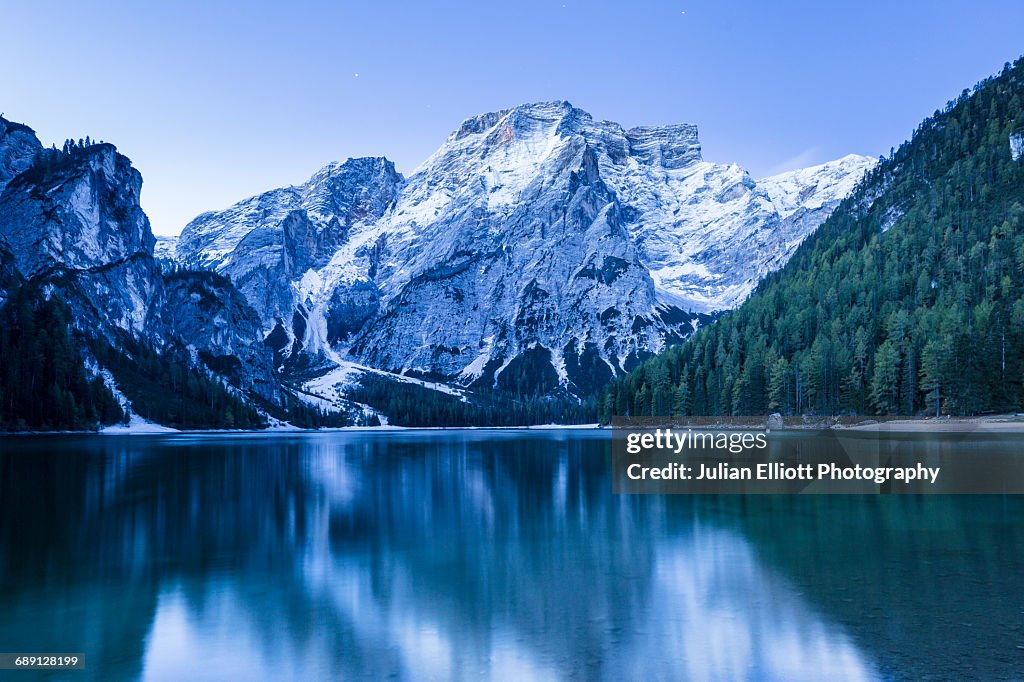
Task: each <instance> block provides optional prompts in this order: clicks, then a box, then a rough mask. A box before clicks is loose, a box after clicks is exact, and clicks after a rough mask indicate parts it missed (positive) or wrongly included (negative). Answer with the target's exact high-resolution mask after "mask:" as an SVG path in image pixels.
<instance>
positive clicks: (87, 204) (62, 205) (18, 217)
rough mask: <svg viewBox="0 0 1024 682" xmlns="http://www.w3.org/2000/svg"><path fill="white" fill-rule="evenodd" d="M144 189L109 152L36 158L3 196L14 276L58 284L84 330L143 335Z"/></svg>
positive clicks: (0, 221) (146, 276) (152, 292)
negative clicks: (141, 199)
mask: <svg viewBox="0 0 1024 682" xmlns="http://www.w3.org/2000/svg"><path fill="white" fill-rule="evenodd" d="M141 188H142V176H141V175H139V173H138V171H136V170H135V169H134V168H132V166H131V162H130V161H129V160H128V159H127V158H126V157H124V156H122V155H121V154H118V153H117V150H116V149H115V148H114V146H113V145H109V144H97V145H92V146H89V147H85V148H76V149H75V150H74V151H72V152H70V153H64V152H59V151H55V150H46V151H44V152H41V154H40V156H39V157H38V160H37V161H36V162H35V163H34V164H33V165H31V166H30V167H28V168H26V169H25V170H24V171H22V172H21V173H19V174H18V175H17V176H15V177H14V178H13V179H11V181H10V182H9V183H8V184H7V186H6V187H5V188H4V190H3V193H2V194H0V234H2V235H3V236H4V238H5V239H6V240H7V242H8V243H9V244H10V247H11V251H12V252H13V254H14V257H15V265H16V267H17V269H18V271H19V272H20V273H21V275H22V276H23V277H25V278H27V279H34V278H42V279H46V280H51V281H54V282H57V281H59V282H61V283H62V284H63V286H62V288H63V289H64V294H65V296H66V297H67V298H69V299H71V300H69V303H72V302H73V303H74V306H73V307H75V308H76V309H77V310H78V312H79V313H81V316H82V317H81V319H82V321H83V323H85V324H90V325H95V324H101V325H104V324H110V325H112V326H113V327H116V328H119V329H123V330H126V331H129V332H132V333H134V332H141V331H142V330H143V329H144V328H145V327H146V325H147V316H148V314H149V310H150V304H151V302H152V300H153V298H154V296H156V295H157V293H158V286H157V282H156V275H157V273H156V269H155V267H154V263H153V260H152V252H153V234H152V232H151V231H150V227H149V220H148V219H147V218H146V215H145V214H144V213H143V212H142V209H141V208H140V207H139V192H140V190H141Z"/></svg>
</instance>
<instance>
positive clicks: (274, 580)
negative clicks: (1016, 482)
mask: <svg viewBox="0 0 1024 682" xmlns="http://www.w3.org/2000/svg"><path fill="white" fill-rule="evenodd" d="M608 459H609V453H608V448H607V442H606V439H605V437H604V436H602V435H600V434H585V433H566V432H551V433H538V432H529V433H527V432H500V431H499V432H487V431H475V432H397V433H375V434H357V433H333V434H310V435H298V436H288V437H285V436H277V437H270V436H264V435H260V436H248V437H230V438H229V437H224V436H216V437H209V436H207V437H197V436H181V437H174V438H149V437H134V438H98V437H80V438H46V439H32V440H29V439H25V440H21V439H16V440H8V441H6V442H5V448H4V451H3V452H2V454H0V513H2V514H3V519H4V521H3V523H2V524H0V643H2V647H0V648H2V649H3V650H5V651H16V650H19V649H20V650H27V651H42V650H48V649H52V650H64V651H69V650H74V651H84V652H86V654H87V661H88V667H89V670H88V671H87V674H88V676H89V677H90V678H92V679H103V680H109V679H135V678H139V677H142V678H147V679H231V678H245V679H305V680H308V679H335V678H336V679H349V678H365V679H380V678H384V677H389V676H391V677H398V678H403V679H452V678H479V677H481V676H482V677H494V678H501V679H547V678H550V679H563V678H583V679H593V678H604V679H665V678H693V679H823V678H828V679H876V678H879V677H893V676H896V677H921V676H927V675H928V674H934V673H935V672H937V671H942V670H945V671H947V672H948V670H949V669H950V668H949V667H948V664H950V663H951V662H953V661H955V660H958V659H956V658H955V656H956V655H957V654H958V653H960V652H958V650H957V649H958V647H961V648H963V647H967V646H971V645H972V644H973V642H972V641H971V639H970V636H969V635H966V634H965V635H958V636H957V638H955V640H954V641H953V642H952V643H950V642H949V641H948V639H947V642H946V643H945V646H944V648H943V651H944V652H945V653H944V654H943V653H941V652H940V653H939V654H938V656H939V657H940V658H935V656H930V657H918V658H914V657H913V656H911V657H910V658H909V663H908V659H907V657H905V656H903V655H902V653H895V654H894V652H893V649H894V648H896V647H898V646H903V645H904V644H906V645H908V646H910V645H920V644H921V643H920V642H917V641H915V636H914V635H913V632H914V631H915V628H917V627H918V626H919V625H920V623H921V621H922V620H928V621H930V622H933V623H943V622H945V621H947V620H948V618H949V615H950V614H949V613H948V611H947V610H946V609H945V608H944V607H943V606H942V605H941V600H940V603H927V602H924V601H921V600H919V599H917V598H916V597H914V590H915V589H917V588H919V587H921V586H924V587H925V588H926V589H931V588H932V587H934V585H936V584H938V583H941V584H942V585H944V588H946V589H950V590H960V591H961V592H964V591H966V592H967V593H968V594H971V595H973V597H974V598H975V601H976V602H977V605H976V606H974V607H971V606H967V611H968V613H967V616H966V617H970V618H973V619H975V620H976V621H977V624H978V626H979V630H982V629H985V630H987V634H986V635H985V636H984V638H985V642H984V643H981V642H979V643H978V646H977V647H975V650H976V652H977V651H978V650H981V651H982V654H983V655H982V656H981V657H980V658H977V659H975V660H974V661H973V662H972V665H973V666H975V667H974V670H976V671H977V670H988V671H999V672H1001V673H1003V674H1004V676H1005V675H1007V674H1008V675H1009V676H1013V671H1015V670H1017V669H1016V668H1014V667H1013V666H1014V665H1015V664H1014V662H1013V659H1008V660H1004V661H1000V660H999V655H1000V652H1003V648H1002V647H1004V646H1009V647H1012V646H1013V645H1012V644H1010V642H1011V641H1012V638H1013V637H1014V636H1015V635H1014V632H1015V631H1014V630H1012V629H1008V630H1005V631H999V630H998V629H996V628H995V627H993V626H992V625H991V624H992V623H995V622H997V620H998V619H999V618H1001V617H1004V616H1006V617H1008V618H1006V619H1004V620H1003V621H1002V622H1007V623H1009V624H1010V625H1012V624H1013V623H1016V625H1017V626H1019V625H1020V620H1021V618H1020V614H1021V613H1022V611H1021V608H1020V606H1021V601H1020V598H1019V597H1018V596H1017V595H1019V594H1021V592H1020V591H1017V592H1016V594H1014V595H1013V596H1010V597H1009V598H1007V596H1006V595H1005V594H1003V595H1000V594H999V588H997V587H996V586H995V585H994V584H993V583H991V582H986V581H991V580H993V579H1000V578H999V577H998V576H1003V577H1002V580H1003V581H1004V582H1006V581H1019V578H1014V577H1013V575H1020V574H1021V571H1020V568H1021V567H1022V566H1021V564H1022V563H1024V561H1022V558H1021V556H1020V554H1019V551H1018V550H1019V548H1020V547H1021V546H1022V545H1021V543H1020V540H1021V531H1019V530H1017V529H1016V524H1015V523H1012V521H1014V520H1015V519H1016V518H1019V516H1017V515H1018V514H1019V512H1020V510H1021V506H1020V505H1019V504H1017V503H1016V501H1015V500H1014V501H1012V502H1011V501H1007V500H1006V499H994V498H993V499H987V500H981V499H979V498H973V501H972V500H971V499H969V498H931V499H929V500H925V499H922V498H902V501H901V500H893V501H890V500H879V499H878V498H804V499H800V498H777V499H772V498H761V499H749V498H720V499H717V500H715V499H701V498H692V497H670V498H659V497H653V496H642V497H633V496H614V495H611V494H610V492H609V491H610V489H611V480H610V478H609V476H610V473H609V466H608ZM900 543H903V544H900ZM906 543H910V544H909V545H908V544H906ZM876 572H877V573H878V575H877V576H875V577H876V578H877V579H874V580H873V579H871V578H870V577H869V576H866V575H865V573H867V574H872V573H876ZM890 574H891V575H890ZM851 586H852V587H853V588H854V589H850V588H851ZM850 595H854V596H855V597H856V600H855V601H848V597H849V596H850ZM879 604H883V605H884V607H885V609H886V612H885V613H884V616H885V618H882V619H880V618H878V617H877V616H878V614H877V612H875V609H876V608H878V605H879ZM971 608H974V609H975V610H976V611H977V610H978V609H989V615H988V616H981V617H980V619H979V618H977V617H975V615H973V614H971V613H969V612H970V610H971ZM962 615H963V612H962V611H961V612H960V613H959V614H957V617H960V616H962ZM978 615H980V611H979V612H978ZM986 618H988V619H990V620H988V621H986V620H985V619H986ZM879 623H883V624H884V625H883V626H882V627H881V628H879V627H876V626H877V625H878V624H879ZM885 628H889V629H890V630H891V632H888V633H886V632H885ZM1016 633H1017V635H1019V633H1020V631H1019V630H1017V631H1016ZM921 639H924V638H923V637H922V638H921ZM958 642H960V644H958ZM918 648H920V646H918ZM1007 654H1008V655H1009V654H1012V651H1009V650H1007ZM943 655H945V659H944V660H943V659H942V658H941V657H942V656H943ZM75 679H81V677H76V678H75Z"/></svg>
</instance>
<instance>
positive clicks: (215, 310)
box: [0, 102, 875, 429]
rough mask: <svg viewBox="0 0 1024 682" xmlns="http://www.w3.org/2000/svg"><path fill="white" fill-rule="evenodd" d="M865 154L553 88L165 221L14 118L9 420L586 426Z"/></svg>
mask: <svg viewBox="0 0 1024 682" xmlns="http://www.w3.org/2000/svg"><path fill="white" fill-rule="evenodd" d="M874 164H875V161H874V160H872V159H869V158H866V157H861V156H854V155H851V156H846V157H843V158H841V159H839V160H836V161H833V162H831V163H826V164H823V165H820V166H816V167H813V168H806V169H802V170H797V171H793V172H788V173H784V174H782V175H777V176H774V177H769V178H764V179H761V180H754V179H753V178H751V177H750V175H749V174H748V173H747V172H746V171H744V170H743V169H742V168H741V167H739V166H737V165H735V164H733V165H723V164H716V163H712V162H708V161H705V160H704V159H703V157H702V155H701V147H700V142H699V140H698V137H697V129H696V127H695V126H692V125H671V126H661V127H640V128H632V129H628V130H627V129H624V128H623V127H622V126H620V125H618V124H616V123H610V122H605V121H596V120H594V119H593V118H592V117H591V116H590V115H589V114H588V113H586V112H584V111H582V110H580V109H578V108H575V107H573V106H572V105H570V104H569V103H567V102H547V103H539V104H530V105H524V106H519V107H516V108H514V109H510V110H506V111H500V112H495V113H490V114H484V115H480V116H475V117H473V118H470V119H468V120H467V121H465V122H464V123H463V124H462V125H461V126H460V127H459V128H458V129H457V130H456V131H455V132H453V133H452V134H451V135H450V136H449V137H448V139H447V140H446V141H445V142H444V144H443V145H442V146H441V147H440V148H439V149H438V150H437V151H436V152H435V153H434V154H433V155H432V156H431V157H430V158H429V159H427V160H426V161H425V162H424V163H423V164H422V165H421V166H420V167H419V168H418V169H416V170H415V171H413V172H412V173H411V174H410V175H409V176H408V177H405V176H403V175H402V174H400V173H399V172H398V171H397V170H396V169H395V167H394V165H393V164H392V163H391V162H390V161H388V160H387V159H385V158H360V159H349V160H348V161H345V162H343V163H332V164H329V165H327V166H325V167H324V168H322V169H321V170H319V171H317V172H316V173H315V174H313V176H312V177H311V178H310V179H309V181H308V182H306V183H305V184H302V185H299V186H294V187H285V188H281V189H276V190H272V191H269V192H265V193H263V194H260V195H258V196H255V197H251V198H249V199H245V200H243V201H241V202H239V203H238V204H236V205H234V206H232V207H230V208H228V209H226V210H222V211H214V212H209V213H204V214H202V215H200V216H198V217H197V218H196V219H194V220H193V221H192V222H190V223H189V224H188V225H187V226H185V228H184V230H183V232H182V233H181V236H180V237H179V238H154V236H153V234H152V232H151V229H150V225H149V221H148V219H147V218H146V216H145V214H144V213H143V211H142V210H141V208H140V206H139V193H140V191H141V184H142V178H141V176H140V174H139V173H138V171H136V170H135V169H134V168H132V166H131V163H130V162H129V160H128V159H127V158H126V157H125V156H123V155H121V154H119V153H118V152H117V150H116V149H115V148H114V147H113V146H112V145H110V144H105V143H99V144H93V143H91V141H89V140H88V139H86V140H83V141H80V142H72V141H68V142H67V143H65V145H64V147H63V148H62V149H56V148H52V149H45V148H43V147H42V145H41V144H40V143H39V141H38V139H37V138H36V137H35V134H34V133H33V131H32V130H31V129H30V128H28V127H26V126H24V125H21V124H17V123H12V122H9V121H7V120H5V119H2V118H0V316H2V317H3V330H2V332H0V350H2V352H3V355H4V358H5V359H6V358H8V357H15V355H17V356H18V357H19V358H21V360H20V361H15V362H10V363H7V366H6V367H5V368H4V372H3V375H2V377H0V391H2V393H0V398H2V399H0V428H5V429H46V428H51V429H52V428H96V426H97V425H98V424H103V423H109V422H121V421H123V422H126V423H130V424H131V423H134V424H136V425H141V424H144V423H145V422H153V423H157V424H164V425H168V426H174V427H179V428H207V427H225V426H226V427H254V426H266V425H271V424H284V423H285V422H289V423H292V424H295V425H299V426H319V425H324V424H345V423H371V424H375V423H381V422H383V423H387V422H389V421H390V423H393V424H407V425H413V424H417V425H426V424H437V425H465V424H523V423H538V422H548V421H563V422H564V421H578V420H584V419H586V420H590V421H593V420H594V415H595V414H596V406H595V401H594V396H596V395H597V393H598V392H599V391H600V390H601V389H602V388H603V387H604V386H605V385H606V384H607V383H608V382H609V381H611V380H612V379H613V378H614V377H617V376H621V375H623V374H624V373H626V372H629V371H630V370H632V369H634V368H635V367H637V366H638V365H639V364H640V363H641V362H643V361H644V360H645V359H647V358H650V357H652V356H653V355H655V354H657V353H659V352H660V351H662V350H663V349H665V348H666V347H667V346H669V345H672V344H676V343H678V342H681V341H682V340H683V339H685V338H686V337H688V336H689V335H690V334H692V333H693V332H694V330H695V329H697V328H698V327H700V326H702V325H704V324H706V323H708V322H711V321H713V320H714V319H715V318H716V317H717V316H718V315H719V314H720V313H722V312H723V311H727V310H729V309H732V308H735V307H736V306H737V305H739V304H740V303H741V302H743V301H744V299H745V298H746V297H747V296H748V294H750V292H751V291H752V290H753V289H754V288H755V287H756V286H757V285H758V283H759V282H760V281H761V280H762V279H763V278H765V277H766V276H767V275H768V274H769V273H772V272H774V271H775V270H777V269H779V268H780V267H782V266H783V265H784V264H785V263H786V262H787V260H788V259H789V258H790V256H792V255H793V253H794V252H795V251H796V249H797V247H798V246H799V245H800V244H801V242H803V240H804V239H805V238H806V237H808V235H810V234H811V233H812V232H814V231H815V229H816V228H817V227H818V226H819V225H820V224H821V223H822V222H823V221H824V220H825V219H826V218H827V217H828V216H829V214H830V213H831V212H832V211H833V210H834V209H835V208H836V207H837V206H838V205H839V204H840V202H841V201H842V200H843V199H844V198H845V197H846V196H847V195H848V194H850V193H851V192H852V191H853V190H854V188H855V187H856V186H857V185H858V183H859V181H860V180H861V178H862V177H863V176H864V175H865V173H866V172H868V171H869V170H870V169H871V168H872V167H873V166H874ZM168 387H169V388H170V389H171V390H167V389H168ZM41 389H42V390H44V392H45V393H46V394H47V398H46V400H44V401H38V400H33V399H31V398H29V396H30V395H39V394H40V390H41ZM42 403H45V404H42ZM59 415H65V417H63V418H62V417H60V416H59Z"/></svg>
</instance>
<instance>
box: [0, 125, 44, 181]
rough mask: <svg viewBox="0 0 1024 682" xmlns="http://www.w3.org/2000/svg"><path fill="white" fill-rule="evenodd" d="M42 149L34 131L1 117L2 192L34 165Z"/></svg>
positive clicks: (0, 174) (0, 176)
mask: <svg viewBox="0 0 1024 682" xmlns="http://www.w3.org/2000/svg"><path fill="white" fill-rule="evenodd" d="M40 149H42V145H41V144H40V143H39V140H38V138H36V134H35V131H34V130H32V129H31V128H29V127H28V126H26V125H22V124H21V123H14V122H13V121H8V120H7V119H5V118H4V117H2V116H0V192H2V191H3V189H4V187H6V186H7V183H9V182H10V181H11V178H13V177H14V176H15V175H17V174H19V173H21V172H22V171H23V170H25V169H26V168H28V167H29V166H31V165H32V161H33V160H34V159H35V156H36V154H37V153H38V152H39V150H40Z"/></svg>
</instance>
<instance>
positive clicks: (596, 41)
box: [0, 0, 1024, 234]
mask: <svg viewBox="0 0 1024 682" xmlns="http://www.w3.org/2000/svg"><path fill="white" fill-rule="evenodd" d="M2 17H3V18H2V21H3V26H4V28H3V30H2V33H0V35H2V38H0V48H2V50H3V56H4V67H3V69H0V111H2V112H4V113H5V114H6V116H7V118H9V119H12V120H15V121H21V122H24V123H26V124H28V125H30V126H32V127H33V128H35V129H36V131H37V133H38V134H39V137H40V138H41V139H42V140H43V142H44V144H47V145H49V144H50V143H51V142H56V143H57V144H58V146H59V145H60V143H61V142H62V141H63V140H64V139H65V138H66V137H74V138H78V137H83V136H85V135H87V134H88V135H90V136H92V137H93V138H102V139H104V140H106V141H108V142H113V143H115V144H116V145H117V146H118V148H119V149H120V151H122V152H123V153H125V154H127V155H128V156H129V157H131V159H132V160H133V161H134V163H135V165H136V167H137V168H139V170H140V171H141V172H142V174H143V177H144V179H145V185H144V188H143V194H142V202H143V207H144V208H145V209H146V211H147V213H148V214H149V216H150V219H151V220H152V223H153V228H154V231H155V232H157V233H158V234H176V233H177V232H179V231H180V230H181V228H182V227H183V226H184V225H185V223H186V222H188V220H190V219H191V218H193V217H194V216H195V215H197V214H198V213H200V212H202V211H205V210H210V209H217V208H224V207H226V206H228V205H230V204H232V203H234V202H235V201H238V200H239V199H242V198H244V197H246V196H249V195H252V194H255V193H257V192H260V191H263V190H266V189H270V188H273V187H278V186H282V185H288V184H295V183H299V182H302V181H304V180H305V179H306V178H308V177H309V176H310V175H312V173H313V172H314V171H315V170H316V169H317V168H319V167H320V166H322V165H323V164H325V163H327V162H329V161H333V160H340V159H345V158H347V157H350V156H369V155H372V156H378V155H384V156H387V157H388V158H390V159H392V160H393V161H395V163H396V164H397V166H398V169H399V170H400V171H402V172H404V173H406V174H408V173H410V172H411V171H412V170H413V169H414V168H415V167H416V165H418V164H419V163H420V162H421V161H422V160H424V159H425V158H426V157H427V156H428V155H429V154H430V153H431V152H432V151H433V150H434V149H436V148H437V146H438V145H439V144H440V143H441V142H442V141H443V140H444V138H445V137H446V136H447V135H448V133H449V132H450V131H451V130H452V129H454V128H455V127H457V126H458V124H459V123H460V122H461V121H462V120H463V119H465V118H467V117H469V116H471V115H473V114H476V113H481V112H485V111H493V110H496V109H502V108H507V107H509V106H514V105H516V104H519V103H523V102H530V101H539V100H550V99H568V100H570V101H571V102H573V103H574V104H576V105H577V106H580V107H582V108H584V109H586V110H588V111H589V112H591V113H592V114H593V115H594V117H595V118H599V119H608V120H614V121H618V122H620V123H622V124H623V125H625V126H627V127H631V126H634V125H644V124H660V123H674V122H690V123H696V124H697V125H698V126H699V127H700V136H701V141H702V144H703V148H704V157H705V158H706V159H708V160H712V161H719V162H737V163H739V164H740V165H742V166H744V167H745V168H747V169H748V170H749V171H750V172H751V173H752V174H753V175H754V176H755V177H757V176H761V175H767V174H770V173H774V172H778V171H782V170H789V169H792V168H796V167H800V166H805V165H811V164H814V163H820V162H823V161H827V160H829V159H832V158H836V157H839V156H842V155H844V154H847V153H850V152H857V153H862V154H871V155H877V154H883V153H887V152H888V150H889V147H890V146H897V145H898V144H899V143H900V142H901V141H903V140H904V139H906V137H907V136H908V135H909V134H910V133H911V132H912V131H913V129H914V127H915V126H916V125H917V124H918V122H919V121H920V120H921V119H922V118H924V117H925V116H927V115H929V114H931V113H932V112H933V111H934V110H935V109H937V108H939V107H941V106H943V105H944V104H945V102H946V101H947V100H949V99H952V98H954V97H955V96H956V95H957V94H958V93H959V92H960V91H961V90H963V89H964V88H966V87H969V86H971V85H973V84H974V83H975V82H976V81H977V80H979V79H981V78H983V77H985V76H988V75H990V74H992V73H994V72H997V71H998V70H999V69H1000V68H1001V67H1002V65H1003V63H1004V62H1006V61H1010V60H1013V59H1015V58H1016V57H1018V56H1020V55H1021V54H1022V53H1024V38H1022V34H1021V27H1022V26H1024V2H1021V0H980V1H977V2H953V1H942V0H937V1H935V2H923V1H920V2H919V1H912V0H885V1H882V2H876V1H874V0H862V1H859V2H787V1H779V0H775V1H772V2H768V1H767V0H763V1H761V2H745V1H743V0H732V1H731V2H715V1H713V0H678V1H675V0H673V1H667V2H662V1H650V2H645V1H643V0H638V1H635V2H585V1H583V0H554V1H552V2H539V1H537V0H520V1H507V2H501V3H490V2H463V1H456V2H430V1H429V0H420V1H418V2H417V1H410V2H405V1H402V2H344V1H334V2H331V1H328V0H317V1H312V0H292V1H291V2H269V1H265V0H259V1H254V2H250V3H240V2H239V3H228V2H222V1H221V0H200V1H198V2H197V1H194V0H179V1H178V2H174V3H155V2H154V3H149V2H139V1H138V0H121V1H113V0H112V1H103V0H100V1H98V2H88V3H78V2H74V3H72V2H60V3H57V2H47V1H45V0H32V1H28V0H12V2H9V3H5V6H4V8H3V12H2ZM357 74H358V75H357Z"/></svg>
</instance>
